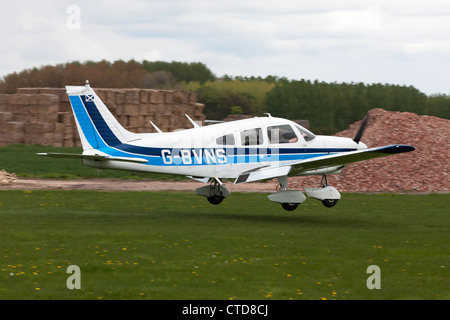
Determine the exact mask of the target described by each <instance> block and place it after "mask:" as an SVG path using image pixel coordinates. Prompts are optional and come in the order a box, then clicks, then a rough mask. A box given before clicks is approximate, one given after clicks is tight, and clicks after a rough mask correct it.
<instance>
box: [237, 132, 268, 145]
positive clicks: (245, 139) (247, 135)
mask: <svg viewBox="0 0 450 320" xmlns="http://www.w3.org/2000/svg"><path fill="white" fill-rule="evenodd" d="M241 144H242V145H243V146H254V145H259V144H263V136H262V130H261V128H256V129H250V130H244V131H241Z"/></svg>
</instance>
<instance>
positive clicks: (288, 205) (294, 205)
mask: <svg viewBox="0 0 450 320" xmlns="http://www.w3.org/2000/svg"><path fill="white" fill-rule="evenodd" d="M281 206H282V207H283V209H284V210H286V211H292V210H295V209H297V207H298V203H289V202H285V203H282V204H281Z"/></svg>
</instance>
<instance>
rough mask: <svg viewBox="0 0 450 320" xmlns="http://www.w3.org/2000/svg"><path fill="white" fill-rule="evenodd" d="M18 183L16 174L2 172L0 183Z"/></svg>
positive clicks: (0, 173) (0, 172)
mask: <svg viewBox="0 0 450 320" xmlns="http://www.w3.org/2000/svg"><path fill="white" fill-rule="evenodd" d="M16 181H17V177H16V175H15V174H14V173H9V172H6V171H5V170H1V171H0V183H2V184H7V183H14V182H16Z"/></svg>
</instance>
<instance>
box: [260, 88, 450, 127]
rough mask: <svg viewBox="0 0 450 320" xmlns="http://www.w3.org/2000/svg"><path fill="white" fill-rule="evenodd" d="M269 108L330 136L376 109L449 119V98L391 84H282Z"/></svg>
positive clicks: (273, 92)
mask: <svg viewBox="0 0 450 320" xmlns="http://www.w3.org/2000/svg"><path fill="white" fill-rule="evenodd" d="M266 104H267V110H268V112H270V113H272V114H273V115H275V114H276V115H277V116H280V117H285V118H290V119H308V120H309V121H310V125H311V128H313V130H314V131H316V132H320V133H328V134H331V133H334V132H337V131H340V130H344V129H346V128H347V127H348V125H349V124H351V123H353V122H356V121H358V120H361V119H362V118H363V117H364V115H365V114H366V113H367V111H368V110H370V109H373V108H382V109H384V110H388V111H403V112H413V113H417V114H421V115H424V114H427V115H433V116H438V117H441V118H447V119H449V118H450V96H446V95H433V96H427V95H425V94H424V93H422V92H420V91H419V90H417V89H416V88H414V87H412V86H399V85H391V84H363V83H325V82H318V81H314V82H311V81H307V80H299V81H297V80H293V81H282V82H280V83H278V84H277V85H276V86H275V87H274V88H273V89H272V90H271V91H270V92H269V93H268V94H267V98H266ZM418 130H420V128H418Z"/></svg>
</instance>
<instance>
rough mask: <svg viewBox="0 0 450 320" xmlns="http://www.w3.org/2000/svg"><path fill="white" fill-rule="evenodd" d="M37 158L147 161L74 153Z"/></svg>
mask: <svg viewBox="0 0 450 320" xmlns="http://www.w3.org/2000/svg"><path fill="white" fill-rule="evenodd" d="M37 155H38V156H45V157H51V158H65V159H88V160H98V161H104V160H114V161H124V162H134V163H147V162H148V161H147V160H145V159H140V158H125V157H111V156H101V155H88V154H76V153H56V152H49V153H37Z"/></svg>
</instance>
